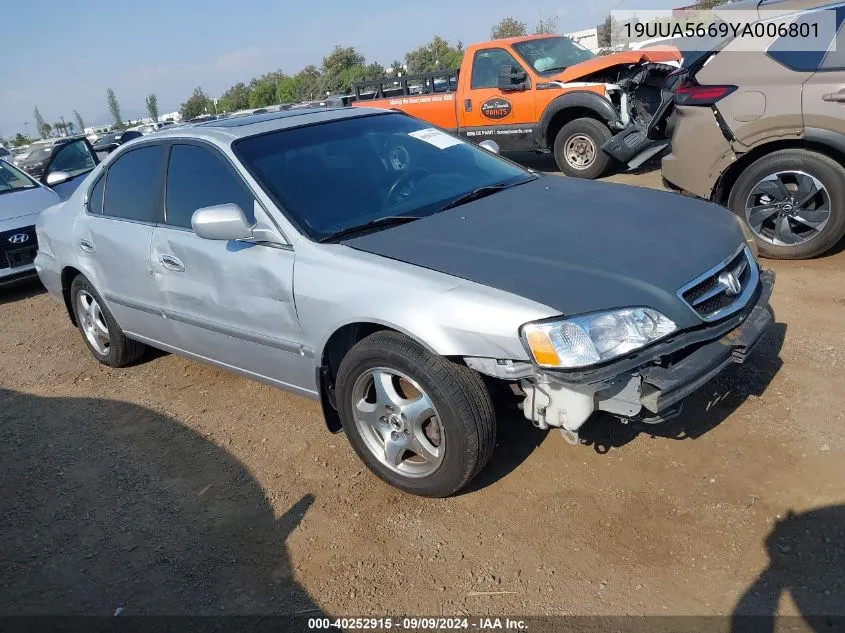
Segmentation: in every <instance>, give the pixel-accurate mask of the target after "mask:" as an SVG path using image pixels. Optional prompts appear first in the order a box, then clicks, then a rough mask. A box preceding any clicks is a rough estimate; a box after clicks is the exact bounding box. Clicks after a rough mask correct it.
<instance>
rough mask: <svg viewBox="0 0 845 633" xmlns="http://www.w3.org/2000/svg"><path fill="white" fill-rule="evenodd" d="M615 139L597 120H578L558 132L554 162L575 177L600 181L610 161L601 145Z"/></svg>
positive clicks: (567, 173)
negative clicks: (612, 138)
mask: <svg viewBox="0 0 845 633" xmlns="http://www.w3.org/2000/svg"><path fill="white" fill-rule="evenodd" d="M611 136H612V134H611V132H610V130H609V129H608V127H607V126H606V125H605V124H604V123H602V122H601V121H596V120H595V119H588V118H583V119H575V120H574V121H570V122H569V123H567V124H566V125H564V126H563V127H562V128H560V131H559V132H558V133H557V136H556V137H555V143H554V153H555V162H556V163H557V166H558V167H559V168H560V170H561V171H562V172H563V173H564V174H566V175H567V176H571V177H573V178H587V179H590V180H592V179H594V178H598V177H599V176H601V175H602V174H604V172H605V171H607V168H608V166H609V165H610V161H611V158H610V156H608V155H607V154H605V153H604V151H603V150H602V145H604V144H605V143H606V142H607V141H609V140H610V137H611Z"/></svg>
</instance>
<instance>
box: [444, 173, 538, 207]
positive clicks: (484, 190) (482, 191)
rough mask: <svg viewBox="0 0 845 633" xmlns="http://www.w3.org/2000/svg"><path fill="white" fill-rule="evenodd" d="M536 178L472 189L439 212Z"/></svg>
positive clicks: (448, 203)
mask: <svg viewBox="0 0 845 633" xmlns="http://www.w3.org/2000/svg"><path fill="white" fill-rule="evenodd" d="M536 178H537V177H536V176H535V177H534V178H527V179H526V180H520V181H519V182H500V183H499V184H497V185H487V186H486V187H479V188H478V189H473V190H472V191H470V192H469V193H465V194H464V195H462V196H458V197H457V198H455V199H454V200H452V201H451V202H447V203H446V204H445V205H443V206H442V207H440V210H441V211H448V210H449V209H454V208H455V207H459V206H461V205H462V204H466V203H467V202H472V201H473V200H479V199H481V198H486V197H487V196H489V195H491V194H494V193H496V192H497V191H503V190H505V189H510V188H511V187H516V186H517V185H523V184H525V183H526V182H531V181H532V180H535V179H536Z"/></svg>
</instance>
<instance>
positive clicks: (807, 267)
mask: <svg viewBox="0 0 845 633" xmlns="http://www.w3.org/2000/svg"><path fill="white" fill-rule="evenodd" d="M611 179H615V180H619V181H624V182H628V183H631V184H643V185H646V186H659V174H658V173H657V172H652V173H647V174H641V175H636V176H630V175H620V176H615V177H613V178H611ZM765 265H766V266H767V267H771V268H773V269H775V270H776V271H777V275H778V278H777V283H776V287H775V292H774V297H773V305H774V308H775V311H776V322H777V324H776V326H775V327H774V328H773V330H772V331H771V332H770V334H769V335H768V337H767V339H766V340H765V342H764V343H763V344H761V347H760V348H758V350H757V352H756V353H755V355H754V356H753V358H752V360H750V361H749V363H748V364H747V365H746V366H744V367H741V368H739V370H737V371H734V370H729V371H728V372H727V373H726V374H724V375H723V376H721V377H720V378H719V379H718V380H717V381H716V382H715V383H713V384H710V385H707V386H706V387H705V388H704V389H703V390H702V391H701V392H699V393H698V394H696V395H695V396H694V397H693V398H692V400H691V401H690V402H688V403H687V405H686V408H685V411H684V415H682V416H681V417H680V418H679V419H676V420H674V421H673V422H670V423H667V424H665V425H663V426H659V427H654V428H653V429H651V434H649V433H645V432H641V431H640V430H638V429H632V428H630V427H628V426H623V425H621V424H620V423H618V422H616V421H614V420H613V419H612V418H596V419H594V420H592V421H591V422H590V423H589V427H588V428H587V429H586V430H585V433H584V435H585V443H583V444H582V445H580V446H577V447H574V446H570V445H569V444H567V443H566V442H565V441H564V439H563V438H562V437H561V436H560V435H559V434H558V433H556V432H549V433H545V432H540V431H537V430H534V429H532V428H531V427H530V426H529V425H528V424H527V423H526V422H525V421H524V420H521V419H518V418H517V417H514V416H510V417H505V418H504V419H500V422H499V427H500V438H499V441H498V444H497V449H496V452H495V455H494V457H493V460H492V462H491V464H490V466H489V467H488V468H487V469H486V470H485V471H484V472H483V473H482V474H481V476H480V478H479V479H478V480H477V481H476V482H475V483H474V485H473V486H472V487H471V489H470V490H468V491H465V492H464V493H463V494H461V495H459V496H456V497H454V498H450V499H445V500H426V499H419V498H415V497H411V496H408V495H405V494H402V493H400V492H397V491H396V490H393V489H391V488H389V487H388V486H386V485H385V484H383V483H381V482H380V481H379V480H377V479H376V478H375V477H373V476H371V475H370V474H369V473H368V471H366V470H365V468H364V467H363V465H362V464H361V463H360V462H359V461H358V460H357V458H356V457H355V455H354V453H353V451H352V450H351V449H350V447H349V446H348V444H347V442H346V440H345V438H344V437H343V435H330V434H328V432H327V431H326V430H325V427H324V425H323V422H322V420H321V416H320V411H319V409H318V406H317V405H316V404H315V403H313V402H310V401H307V400H304V399H301V398H299V397H296V396H292V395H288V394H286V393H282V392H279V391H276V390H273V389H271V388H269V387H266V386H263V385H261V384H258V383H255V382H251V381H248V380H245V379H242V378H238V377H235V376H233V375H230V374H227V373H225V372H222V371H218V370H216V369H213V368H210V367H207V366H203V365H200V364H197V363H195V362H191V361H187V360H184V359H182V358H179V357H176V356H169V355H165V354H155V353H150V354H148V356H147V357H146V358H145V359H144V360H143V361H142V362H140V363H139V364H137V365H136V366H134V367H131V368H127V369H122V370H112V369H108V368H105V367H102V366H100V365H98V364H97V363H96V362H95V361H94V360H93V359H92V358H91V356H90V355H89V353H88V352H87V350H86V348H85V346H84V344H83V342H82V340H81V338H80V335H79V333H78V332H77V331H76V330H75V329H74V327H73V326H72V325H71V323H70V322H69V321H68V319H67V318H66V316H65V314H64V308H63V307H62V306H60V305H58V304H57V303H55V302H54V301H53V300H52V299H50V298H49V297H48V296H47V295H46V294H44V293H43V291H42V289H41V288H40V286H38V285H37V284H35V285H31V286H27V287H24V288H21V289H19V290H16V291H13V292H5V293H3V294H2V296H0V322H2V331H0V350H2V362H0V484H2V486H0V508H2V512H0V535H2V538H0V560H1V561H2V564H0V613H3V614H25V613H53V614H66V613H76V614H81V613H88V614H99V615H112V614H113V613H115V611H116V610H122V612H123V613H125V614H161V613H168V614H170V613H172V614H182V613H190V614H215V615H217V614H253V613H262V614H263V613H308V614H310V613H315V614H316V613H319V612H320V611H322V612H324V613H328V614H330V615H333V616H346V615H353V614H357V615H363V614H368V615H374V616H378V615H387V614H394V615H395V614H403V613H405V614H428V615H437V614H445V615H457V614H462V613H463V614H494V615H501V616H504V615H507V614H635V615H636V614H647V615H668V614H677V615H687V614H731V613H763V614H768V613H775V612H777V613H786V614H793V613H802V614H805V615H806V614H839V615H845V413H843V405H842V403H843V400H845V270H844V269H845V252H842V250H841V249H840V251H839V252H837V253H835V254H832V255H829V256H827V257H823V258H820V259H817V260H813V261H804V262H771V261H769V262H765Z"/></svg>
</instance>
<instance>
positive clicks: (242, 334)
mask: <svg viewBox="0 0 845 633" xmlns="http://www.w3.org/2000/svg"><path fill="white" fill-rule="evenodd" d="M229 203H232V204H237V205H238V206H239V207H241V209H242V210H243V211H244V212H245V214H246V215H247V218H248V220H249V221H250V222H251V223H254V222H255V221H256V217H255V216H256V213H258V214H259V215H261V214H263V213H264V211H263V209H262V208H261V207H260V206H258V205H256V203H255V198H254V196H253V194H252V192H251V191H250V190H249V189H248V187H247V186H246V184H245V183H244V182H243V180H242V179H241V178H240V176H238V174H237V173H236V171H235V170H234V168H233V167H232V166H231V164H230V163H228V162H227V161H226V160H225V158H223V157H222V156H221V155H220V154H219V152H218V150H216V149H215V148H212V147H210V146H208V145H205V144H201V143H187V142H185V143H183V142H181V141H180V142H179V143H177V144H174V145H173V146H172V147H171V150H170V160H169V164H168V168H167V187H166V194H165V206H164V215H165V221H164V223H163V224H160V225H159V226H158V227H156V229H155V230H154V232H153V238H152V247H151V262H152V270H153V277H154V279H155V283H156V286H157V288H158V292H159V295H160V297H161V309H162V311H163V313H164V315H165V317H166V318H167V321H168V322H169V324H170V327H171V328H172V338H170V339H169V340H168V341H165V342H166V343H167V344H168V345H169V346H170V347H173V348H175V349H177V350H180V351H183V352H185V353H187V354H189V355H192V356H195V357H197V358H199V359H201V360H210V361H213V362H214V363H216V364H218V365H221V366H224V367H227V368H230V369H234V370H238V371H240V372H241V373H244V374H247V375H250V376H253V377H255V378H259V379H262V380H265V381H268V382H272V383H274V384H277V385H279V386H283V387H286V388H293V389H297V390H300V391H303V392H309V393H313V391H314V375H313V362H312V361H311V360H310V350H306V349H304V348H303V347H302V345H301V340H302V336H301V334H300V330H299V321H298V320H297V316H296V308H295V306H294V300H293V265H294V252H293V250H292V249H291V248H289V247H280V246H278V245H275V246H270V245H263V244H254V243H248V242H239V241H220V240H208V239H203V238H200V237H198V236H197V235H196V234H195V233H194V232H193V229H192V228H191V216H192V215H193V213H194V211H196V210H197V209H201V208H203V207H209V206H214V205H218V204H229ZM257 219H258V220H259V221H261V220H262V218H261V217H259V218H257ZM262 224H266V222H262ZM279 237H280V239H281V236H279Z"/></svg>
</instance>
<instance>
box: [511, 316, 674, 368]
mask: <svg viewBox="0 0 845 633" xmlns="http://www.w3.org/2000/svg"><path fill="white" fill-rule="evenodd" d="M677 329H678V326H676V325H675V323H674V322H673V321H672V320H671V319H668V318H667V317H665V316H663V315H662V314H660V313H659V312H658V311H657V310H652V309H651V308H626V309H623V310H610V311H607V312H595V313H593V314H586V315H583V316H579V317H573V318H570V319H558V320H553V321H541V322H539V323H526V324H525V325H523V326H522V328H521V332H520V334H521V336H522V340H523V343H524V344H525V346H526V348H528V350H529V351H530V352H531V355H532V357H533V358H534V362H536V363H537V364H538V365H540V366H541V367H550V368H552V367H554V368H560V369H575V368H578V367H587V366H589V365H595V364H597V363H602V362H604V361H607V360H611V359H613V358H616V357H617V356H621V355H623V354H627V353H628V352H630V351H633V350H636V349H639V348H641V347H645V346H646V345H650V344H651V343H653V342H655V341H658V340H660V339H662V338H663V337H665V336H668V335H669V334H671V333H672V332H674V331H676V330H677Z"/></svg>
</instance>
